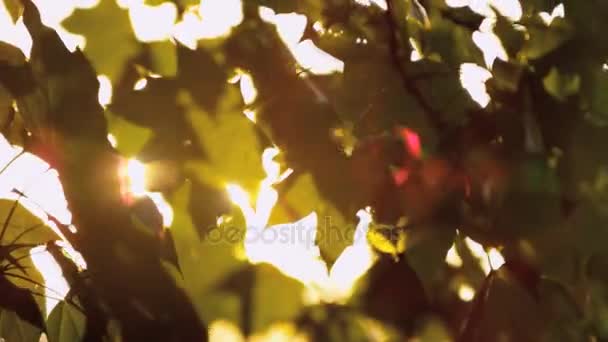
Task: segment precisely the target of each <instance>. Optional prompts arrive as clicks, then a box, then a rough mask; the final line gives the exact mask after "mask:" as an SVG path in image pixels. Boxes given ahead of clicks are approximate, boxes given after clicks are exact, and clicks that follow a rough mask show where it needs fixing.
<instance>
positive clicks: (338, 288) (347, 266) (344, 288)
mask: <svg viewBox="0 0 608 342" xmlns="http://www.w3.org/2000/svg"><path fill="white" fill-rule="evenodd" d="M357 216H358V217H359V224H358V225H357V228H356V230H355V236H354V237H353V244H352V245H350V246H348V247H346V248H345V249H344V251H342V254H340V256H338V259H336V262H335V263H334V264H333V266H332V267H331V270H330V271H329V286H327V288H326V289H324V292H325V293H322V296H321V299H322V300H323V301H325V302H330V303H332V302H338V303H343V302H345V301H346V300H348V299H349V298H350V296H351V295H352V293H353V290H354V285H355V284H356V282H357V280H358V279H360V278H361V277H362V276H363V275H365V273H367V271H368V270H369V269H370V268H371V267H372V266H373V265H374V262H375V261H376V255H375V254H374V252H373V250H372V249H371V248H370V246H369V245H368V242H367V231H368V229H369V225H370V223H371V222H372V215H371V214H370V212H369V211H366V210H359V212H358V213H357Z"/></svg>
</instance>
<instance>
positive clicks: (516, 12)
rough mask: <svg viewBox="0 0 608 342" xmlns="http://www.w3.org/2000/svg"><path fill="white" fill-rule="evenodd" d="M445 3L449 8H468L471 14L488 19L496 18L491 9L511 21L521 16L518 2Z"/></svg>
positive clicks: (473, 0)
mask: <svg viewBox="0 0 608 342" xmlns="http://www.w3.org/2000/svg"><path fill="white" fill-rule="evenodd" d="M445 3H446V4H447V5H448V6H450V7H464V6H469V8H470V9H471V10H472V11H473V12H476V13H478V14H481V15H483V16H485V17H489V18H494V17H496V14H495V13H494V11H493V10H492V8H495V9H496V10H497V11H498V13H500V14H501V15H502V16H504V17H506V18H508V19H510V20H511V21H518V20H519V19H521V16H522V14H523V11H522V8H521V4H520V3H519V1H518V0H446V1H445Z"/></svg>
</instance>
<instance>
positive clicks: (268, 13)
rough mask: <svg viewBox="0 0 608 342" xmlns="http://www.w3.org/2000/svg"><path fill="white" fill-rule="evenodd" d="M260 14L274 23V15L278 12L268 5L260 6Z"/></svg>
mask: <svg viewBox="0 0 608 342" xmlns="http://www.w3.org/2000/svg"><path fill="white" fill-rule="evenodd" d="M258 15H259V16H260V18H261V19H262V20H264V21H265V22H267V23H272V22H273V20H274V16H275V15H276V14H275V13H274V11H273V10H272V8H269V7H266V6H260V7H258Z"/></svg>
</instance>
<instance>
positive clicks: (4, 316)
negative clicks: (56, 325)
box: [0, 310, 42, 342]
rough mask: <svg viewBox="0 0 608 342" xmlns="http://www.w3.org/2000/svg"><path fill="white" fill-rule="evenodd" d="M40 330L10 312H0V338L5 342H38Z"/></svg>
mask: <svg viewBox="0 0 608 342" xmlns="http://www.w3.org/2000/svg"><path fill="white" fill-rule="evenodd" d="M41 334H42V329H40V328H37V327H35V326H34V325H32V324H30V323H28V322H26V321H23V320H21V319H20V318H19V316H17V314H15V313H14V312H12V311H7V310H0V336H2V339H4V340H5V341H7V342H9V341H10V342H12V341H16V342H39V339H40V335H41Z"/></svg>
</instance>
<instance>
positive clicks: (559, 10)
mask: <svg viewBox="0 0 608 342" xmlns="http://www.w3.org/2000/svg"><path fill="white" fill-rule="evenodd" d="M538 15H539V16H540V18H541V19H542V21H543V22H544V23H545V25H547V26H550V25H551V23H552V22H553V20H555V19H556V18H564V17H565V16H566V9H565V7H564V4H559V5H557V6H555V7H554V8H553V11H551V14H549V13H547V12H540V13H538Z"/></svg>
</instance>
